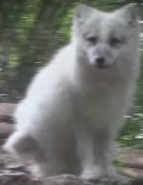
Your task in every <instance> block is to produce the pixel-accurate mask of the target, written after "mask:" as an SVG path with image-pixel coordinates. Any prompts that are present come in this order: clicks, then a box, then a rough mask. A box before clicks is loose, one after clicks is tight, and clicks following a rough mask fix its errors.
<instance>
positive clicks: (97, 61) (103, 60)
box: [96, 57, 105, 65]
mask: <svg viewBox="0 0 143 185" xmlns="http://www.w3.org/2000/svg"><path fill="white" fill-rule="evenodd" d="M96 63H97V64H99V65H102V64H104V63H105V59H104V57H98V58H96Z"/></svg>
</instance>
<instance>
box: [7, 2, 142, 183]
mask: <svg viewBox="0 0 143 185" xmlns="http://www.w3.org/2000/svg"><path fill="white" fill-rule="evenodd" d="M139 30H140V29H139V23H138V14H137V11H136V7H135V5H133V4H130V5H127V6H125V7H123V8H121V9H119V10H115V11H113V12H108V13H107V12H103V11H100V10H97V9H95V8H91V7H88V6H86V5H79V6H78V7H77V8H76V11H75V16H74V20H73V26H72V37H71V41H70V43H69V44H68V45H67V46H66V47H64V48H62V49H61V50H60V51H59V52H58V53H57V54H56V55H55V57H54V58H53V59H52V61H51V62H50V64H48V65H47V66H46V67H45V68H43V69H42V70H41V71H40V72H39V73H38V74H37V75H36V76H35V77H34V78H33V80H32V83H31V84H30V86H29V88H28V90H27V93H26V96H25V98H24V99H23V100H22V101H21V102H20V103H19V105H18V107H17V110H16V112H15V119H16V122H17V124H16V131H15V132H14V133H13V134H12V136H10V138H9V139H8V140H7V142H6V144H5V145H4V148H5V149H6V150H8V151H10V152H12V153H13V154H14V155H17V156H18V157H21V158H22V159H25V160H32V161H34V163H35V164H37V166H38V167H39V169H40V170H41V173H42V174H43V175H44V176H51V175H57V174H63V173H69V174H75V175H78V176H80V177H82V178H84V179H87V180H94V179H95V180H96V179H102V178H104V177H107V178H110V177H116V175H115V174H116V173H115V170H114V168H113V165H112V160H111V153H110V150H111V146H112V141H113V140H114V138H115V136H116V134H117V131H118V129H119V128H120V127H121V125H123V124H122V122H123V116H124V115H125V113H126V111H127V109H128V107H129V106H130V103H131V100H132V96H133V93H134V89H135V84H136V80H137V77H138V72H139V51H138V45H139V42H138V40H139Z"/></svg>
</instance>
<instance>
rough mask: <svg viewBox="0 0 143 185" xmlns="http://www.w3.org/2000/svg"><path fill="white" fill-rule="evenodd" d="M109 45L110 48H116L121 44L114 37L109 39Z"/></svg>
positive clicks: (119, 40)
mask: <svg viewBox="0 0 143 185" xmlns="http://www.w3.org/2000/svg"><path fill="white" fill-rule="evenodd" d="M109 43H110V45H111V46H117V45H119V44H121V43H122V40H121V39H119V38H116V37H111V38H110V40H109Z"/></svg>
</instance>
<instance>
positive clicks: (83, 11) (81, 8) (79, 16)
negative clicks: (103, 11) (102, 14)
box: [74, 4, 96, 24]
mask: <svg viewBox="0 0 143 185" xmlns="http://www.w3.org/2000/svg"><path fill="white" fill-rule="evenodd" d="M95 11H96V9H94V8H91V7H89V6H87V5H84V4H81V5H78V6H77V7H76V10H75V16H74V19H75V20H76V22H77V23H79V24H82V23H83V22H84V21H85V20H86V19H87V18H88V17H89V16H90V15H91V13H93V12H95Z"/></svg>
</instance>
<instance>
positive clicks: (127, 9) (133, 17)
mask: <svg viewBox="0 0 143 185" xmlns="http://www.w3.org/2000/svg"><path fill="white" fill-rule="evenodd" d="M119 11H120V12H121V14H122V15H123V16H124V17H125V19H126V20H127V22H128V24H129V25H130V26H136V25H137V23H138V18H139V11H138V8H137V5H136V4H134V3H131V4H128V5H126V6H124V7H123V8H121V9H120V10H119Z"/></svg>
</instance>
